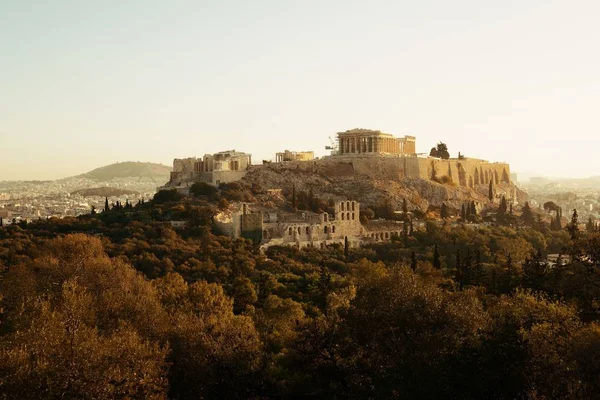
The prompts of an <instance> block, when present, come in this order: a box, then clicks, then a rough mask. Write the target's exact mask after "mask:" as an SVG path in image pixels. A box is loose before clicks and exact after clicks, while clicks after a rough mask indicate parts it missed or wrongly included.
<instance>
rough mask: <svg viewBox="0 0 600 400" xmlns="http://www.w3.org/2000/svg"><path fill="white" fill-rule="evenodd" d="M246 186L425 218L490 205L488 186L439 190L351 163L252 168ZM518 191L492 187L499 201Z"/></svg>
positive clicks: (521, 197)
mask: <svg viewBox="0 0 600 400" xmlns="http://www.w3.org/2000/svg"><path fill="white" fill-rule="evenodd" d="M242 182H243V183H245V184H246V185H249V186H251V185H258V186H261V187H263V188H264V189H284V190H286V191H290V190H291V189H292V186H294V185H295V187H296V191H298V192H299V191H306V192H308V191H310V190H312V191H313V193H314V194H315V196H317V197H319V198H321V199H323V200H329V199H332V200H339V199H355V200H357V201H360V202H361V203H362V204H363V206H365V207H376V206H378V205H381V204H383V203H384V202H387V201H389V202H390V203H391V205H392V206H393V207H394V208H395V209H401V207H402V202H403V200H404V199H406V201H407V203H408V205H409V207H410V208H411V209H414V208H418V209H420V210H421V211H423V212H427V210H429V208H430V207H431V208H439V207H441V205H442V203H446V205H447V206H448V207H450V208H452V209H455V210H460V208H461V206H462V204H463V203H465V202H467V201H475V202H476V203H479V204H486V203H488V202H489V200H488V190H489V187H488V185H477V186H475V188H473V189H471V188H468V187H464V186H458V185H456V184H440V183H437V182H434V181H432V180H428V179H422V178H410V177H403V176H398V175H394V174H391V173H387V172H386V173H385V174H381V173H380V172H379V171H376V170H374V171H369V170H368V169H361V170H360V171H357V169H356V168H353V166H352V164H349V163H316V162H315V163H289V164H271V165H269V164H267V165H263V166H258V167H253V168H252V169H251V170H250V171H249V172H248V174H247V175H246V176H245V177H244V179H243V180H242ZM515 190H516V187H515V186H514V185H513V184H512V183H504V182H502V183H498V184H495V185H494V192H495V194H496V196H497V197H496V198H495V201H496V202H499V199H500V197H501V196H502V195H504V196H506V197H507V199H511V198H513V196H514V194H515ZM516 194H517V199H518V201H519V202H524V201H526V199H527V194H526V193H525V192H522V191H520V190H518V189H517V190H516Z"/></svg>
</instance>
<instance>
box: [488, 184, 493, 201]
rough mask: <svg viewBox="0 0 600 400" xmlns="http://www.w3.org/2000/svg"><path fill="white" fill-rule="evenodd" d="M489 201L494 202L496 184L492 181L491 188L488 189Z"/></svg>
mask: <svg viewBox="0 0 600 400" xmlns="http://www.w3.org/2000/svg"><path fill="white" fill-rule="evenodd" d="M488 199H489V200H490V202H492V201H494V184H493V183H492V180H491V179H490V187H489V188H488Z"/></svg>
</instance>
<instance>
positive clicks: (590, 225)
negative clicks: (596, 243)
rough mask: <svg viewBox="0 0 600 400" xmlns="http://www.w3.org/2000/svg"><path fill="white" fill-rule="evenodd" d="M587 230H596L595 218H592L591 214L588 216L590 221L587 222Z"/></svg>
mask: <svg viewBox="0 0 600 400" xmlns="http://www.w3.org/2000/svg"><path fill="white" fill-rule="evenodd" d="M585 230H586V231H587V232H588V233H593V232H594V230H595V224H594V220H592V217H591V216H590V217H589V218H588V222H587V224H586V225H585Z"/></svg>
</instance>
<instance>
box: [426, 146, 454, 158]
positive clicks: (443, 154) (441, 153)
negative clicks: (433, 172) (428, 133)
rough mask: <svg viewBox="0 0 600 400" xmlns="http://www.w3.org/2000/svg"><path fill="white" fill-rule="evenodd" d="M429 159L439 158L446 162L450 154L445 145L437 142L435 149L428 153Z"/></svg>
mask: <svg viewBox="0 0 600 400" xmlns="http://www.w3.org/2000/svg"><path fill="white" fill-rule="evenodd" d="M429 156H430V157H437V158H441V159H442V160H447V159H449V158H450V153H449V152H448V146H447V145H446V143H442V142H439V143H438V144H437V145H436V147H433V148H432V149H431V151H430V152H429Z"/></svg>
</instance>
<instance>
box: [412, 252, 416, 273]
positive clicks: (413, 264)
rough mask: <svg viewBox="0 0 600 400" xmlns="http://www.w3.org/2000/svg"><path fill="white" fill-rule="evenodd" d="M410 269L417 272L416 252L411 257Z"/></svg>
mask: <svg viewBox="0 0 600 400" xmlns="http://www.w3.org/2000/svg"><path fill="white" fill-rule="evenodd" d="M410 268H411V269H412V270H413V271H416V270H417V253H415V252H414V251H413V252H412V254H411V255H410Z"/></svg>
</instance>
